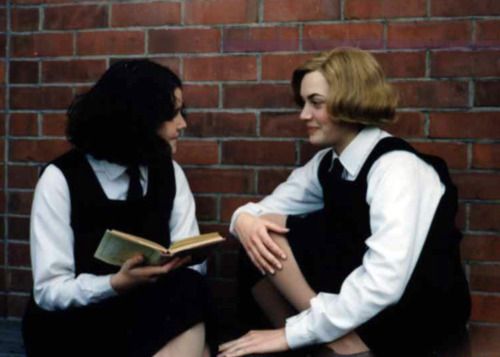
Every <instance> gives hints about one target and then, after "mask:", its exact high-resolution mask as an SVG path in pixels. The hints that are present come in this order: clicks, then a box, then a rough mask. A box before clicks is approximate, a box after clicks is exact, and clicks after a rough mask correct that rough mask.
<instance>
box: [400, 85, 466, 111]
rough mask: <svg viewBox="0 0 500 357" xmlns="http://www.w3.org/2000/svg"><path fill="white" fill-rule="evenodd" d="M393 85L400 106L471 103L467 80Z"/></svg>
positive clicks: (454, 105) (464, 105) (447, 105)
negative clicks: (397, 94)
mask: <svg viewBox="0 0 500 357" xmlns="http://www.w3.org/2000/svg"><path fill="white" fill-rule="evenodd" d="M393 85H394V86H395V87H396V89H397V91H398V93H399V106H400V107H410V108H425V107H430V108H446V107H467V106H468V103H469V86H468V83H467V82H465V81H408V82H397V83H393Z"/></svg>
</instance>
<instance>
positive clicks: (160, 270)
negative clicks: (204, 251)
mask: <svg viewBox="0 0 500 357" xmlns="http://www.w3.org/2000/svg"><path fill="white" fill-rule="evenodd" d="M190 259H191V257H189V256H188V257H184V258H182V259H181V258H174V259H172V260H171V261H169V262H168V263H165V264H164V265H161V266H143V265H142V262H143V261H144V257H143V256H142V255H136V256H134V257H132V258H130V259H128V260H127V261H126V262H125V263H123V265H122V267H121V268H120V271H119V272H118V273H116V274H113V275H112V276H111V287H112V288H113V289H114V290H115V291H116V292H117V293H118V294H122V293H124V292H125V291H128V290H130V289H132V288H134V287H136V286H138V285H141V284H145V283H153V282H155V281H156V280H158V278H159V277H160V276H161V275H164V274H167V273H168V272H169V271H172V270H174V269H176V268H178V267H180V266H181V265H184V264H185V263H188V262H189V260H190Z"/></svg>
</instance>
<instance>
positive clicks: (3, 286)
mask: <svg viewBox="0 0 500 357" xmlns="http://www.w3.org/2000/svg"><path fill="white" fill-rule="evenodd" d="M0 253H2V255H3V254H4V242H2V241H0ZM3 260H4V259H3V256H2V257H0V263H2V265H4V261H3ZM6 280H7V272H6V271H5V269H4V268H0V291H5V290H7V281H6ZM2 303H3V301H1V300H0V304H2ZM1 312H2V307H1V306H0V316H2V317H4V315H1Z"/></svg>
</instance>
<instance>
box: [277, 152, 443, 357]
mask: <svg viewBox="0 0 500 357" xmlns="http://www.w3.org/2000/svg"><path fill="white" fill-rule="evenodd" d="M443 193H444V187H443V185H442V184H441V182H440V180H439V177H438V175H437V173H436V172H435V171H434V169H432V168H431V167H430V166H429V165H427V164H426V163H424V162H423V161H422V160H420V159H419V158H417V157H416V156H415V155H413V154H410V153H406V152H392V153H388V154H386V155H384V156H382V157H381V158H380V159H379V160H377V162H375V164H374V165H373V167H372V169H371V170H370V173H369V174H368V191H367V202H368V204H369V205H370V225H371V231H372V235H371V236H370V237H369V238H368V239H367V240H366V244H367V246H368V251H367V252H366V253H365V255H364V257H363V263H362V265H361V266H360V267H358V268H357V269H355V270H354V271H353V272H352V273H351V274H350V275H349V276H348V277H347V278H346V280H345V281H344V283H343V284H342V287H341V290H340V293H339V294H327V293H319V294H318V295H317V296H316V297H315V298H313V299H312V300H311V308H310V309H308V310H306V311H304V312H302V313H301V314H299V315H296V316H294V317H292V318H290V319H288V320H287V324H286V336H287V341H288V344H289V345H290V347H292V348H298V347H300V346H303V345H308V344H314V343H322V342H331V341H334V340H336V339H338V338H340V337H342V336H343V335H345V334H347V333H348V332H350V331H352V330H354V329H355V328H357V327H358V326H360V325H361V324H363V323H364V322H366V321H367V320H369V319H370V318H372V317H374V316H375V315H376V314H377V313H379V312H380V311H381V310H382V309H384V308H385V307H387V306H389V305H391V304H394V303H397V302H398V301H399V299H400V298H401V296H402V294H403V292H404V290H405V288H406V285H407V283H408V281H409V279H410V276H411V274H412V272H413V269H414V268H415V265H416V263H417V260H418V257H419V255H420V252H421V250H422V247H423V244H424V242H425V239H426V237H427V233H428V231H429V228H430V225H431V222H432V219H433V216H434V212H435V210H436V208H437V206H438V203H439V200H440V199H441V196H442V195H443Z"/></svg>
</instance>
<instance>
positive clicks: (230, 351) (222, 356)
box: [217, 328, 289, 357]
mask: <svg viewBox="0 0 500 357" xmlns="http://www.w3.org/2000/svg"><path fill="white" fill-rule="evenodd" d="M288 349H289V347H288V343H287V341H286V336H285V329H284V328H282V329H278V330H263V331H250V332H248V333H247V334H246V335H244V336H242V337H240V338H238V339H236V340H233V341H229V342H226V343H224V344H222V345H220V346H219V354H218V355H217V357H237V356H246V355H248V354H251V353H271V352H282V351H286V350H288Z"/></svg>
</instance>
